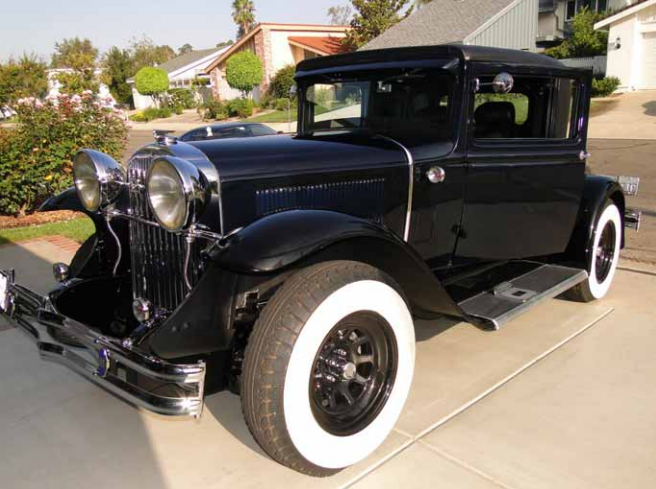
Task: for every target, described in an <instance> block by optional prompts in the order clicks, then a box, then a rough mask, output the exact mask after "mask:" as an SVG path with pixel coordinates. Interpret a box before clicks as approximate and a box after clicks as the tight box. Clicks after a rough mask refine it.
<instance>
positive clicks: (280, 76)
mask: <svg viewBox="0 0 656 489" xmlns="http://www.w3.org/2000/svg"><path fill="white" fill-rule="evenodd" d="M295 74H296V67H295V66H294V65H289V66H285V67H284V68H281V69H279V70H278V71H277V72H276V74H275V75H274V76H273V78H272V79H271V83H270V84H269V89H268V90H267V95H269V96H270V97H272V98H273V99H279V98H287V97H289V90H290V89H291V87H292V85H294V83H295V82H294V75H295Z"/></svg>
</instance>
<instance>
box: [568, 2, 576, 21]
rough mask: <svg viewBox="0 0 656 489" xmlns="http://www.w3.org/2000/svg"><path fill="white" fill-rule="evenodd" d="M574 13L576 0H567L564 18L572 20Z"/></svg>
mask: <svg viewBox="0 0 656 489" xmlns="http://www.w3.org/2000/svg"><path fill="white" fill-rule="evenodd" d="M575 15H576V0H567V14H566V16H565V19H567V20H572V19H573V18H574V16H575Z"/></svg>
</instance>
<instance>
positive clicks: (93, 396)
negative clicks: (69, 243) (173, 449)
mask: <svg viewBox="0 0 656 489" xmlns="http://www.w3.org/2000/svg"><path fill="white" fill-rule="evenodd" d="M71 258H72V253H71V252H70V251H66V250H63V249H62V248H59V247H57V246H55V245H54V244H52V243H50V242H48V241H45V240H44V241H33V242H29V243H22V244H19V245H2V246H0V269H5V270H6V269H15V271H16V279H17V281H18V282H19V283H21V284H23V285H25V286H27V287H29V288H31V289H33V290H34V291H36V292H38V293H41V294H45V293H46V292H47V291H48V290H51V289H52V288H53V287H54V286H55V281H54V279H52V264H53V263H54V262H58V261H61V262H66V263H68V262H70V259H71ZM0 392H2V394H1V395H0V413H2V414H1V416H0V439H1V440H2V443H0V474H2V476H1V479H2V483H1V484H0V485H1V486H2V487H7V488H9V487H11V488H12V489H19V488H33V487H49V488H65V487H66V488H67V487H81V484H82V481H87V482H88V483H89V484H91V482H90V481H93V483H92V484H93V486H94V487H96V488H101V487H102V488H111V487H121V488H132V487H134V488H144V487H166V481H165V480H164V478H163V477H162V473H161V471H160V463H159V462H158V457H157V455H156V452H155V449H154V445H153V443H152V441H151V436H150V435H149V431H148V429H147V427H146V425H145V424H144V419H145V417H144V416H143V415H142V414H140V413H139V411H138V410H136V409H134V408H132V407H130V406H128V405H127V404H125V403H123V402H120V401H119V400H117V399H115V398H114V397H113V396H111V395H109V394H107V393H106V392H104V391H102V390H100V389H98V387H96V386H95V385H94V384H92V383H91V382H89V381H86V380H85V379H83V378H82V377H80V376H79V375H77V374H75V373H73V372H72V371H70V370H68V369H67V368H65V367H63V366H60V365H57V364H53V363H50V362H45V361H43V360H41V359H40V357H39V354H38V351H37V348H36V346H35V344H34V343H33V342H32V341H31V340H30V339H29V337H28V335H27V334H26V333H23V332H22V331H20V330H18V329H16V328H14V327H13V326H10V325H9V323H8V322H7V321H5V320H4V319H0Z"/></svg>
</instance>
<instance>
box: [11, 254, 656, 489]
mask: <svg viewBox="0 0 656 489" xmlns="http://www.w3.org/2000/svg"><path fill="white" fill-rule="evenodd" d="M66 258H70V253H68V252H64V251H63V250H62V249H61V248H57V247H56V246H54V245H53V244H52V243H46V242H34V243H29V244H26V245H23V246H5V247H1V248H0V267H2V268H6V267H15V268H18V270H19V277H20V278H21V279H22V280H26V281H27V283H28V284H30V285H31V286H32V287H36V288H38V289H41V290H45V289H46V288H48V287H50V286H51V285H52V283H51V282H50V281H49V279H48V278H47V277H49V276H50V275H49V273H50V262H52V261H58V260H63V259H66ZM655 295H656V274H655V273H653V271H651V270H649V269H646V270H643V271H634V270H628V269H622V270H621V271H619V273H618V277H617V282H616V284H615V286H614V288H613V290H612V293H611V294H610V296H609V298H608V299H606V300H604V301H601V302H598V303H595V304H587V305H583V304H575V303H571V302H566V301H561V300H553V301H550V302H549V303H547V304H543V305H541V306H540V307H539V308H538V309H535V310H533V311H531V312H529V313H528V314H526V315H525V316H523V317H521V318H519V319H518V320H516V321H514V322H513V323H511V324H509V325H507V326H506V327H505V328H503V329H502V330H501V331H499V332H497V333H485V332H481V331H479V330H477V329H476V328H474V327H473V326H470V325H467V324H463V323H457V322H454V321H452V320H448V319H442V320H438V321H430V322H427V321H418V322H417V323H416V328H417V337H418V345H417V367H416V376H415V380H414V384H413V389H412V391H411V395H410V398H409V400H408V403H407V406H406V408H405V411H404V413H403V415H402V417H401V419H400V421H399V423H398V425H397V427H396V429H395V430H394V431H393V433H392V434H391V436H390V437H389V438H388V439H387V441H386V442H385V443H384V445H383V446H382V447H381V448H380V449H379V450H378V451H377V452H376V453H375V454H374V455H373V456H371V457H370V458H369V459H367V460H365V461H364V462H362V463H360V464H358V465H357V466H355V467H352V468H350V469H347V470H345V471H343V472H341V473H340V474H338V475H337V476H335V477H332V478H328V479H321V480H314V479H309V478H307V477H304V476H301V475H299V474H297V473H295V472H292V471H290V470H288V469H286V468H284V467H282V466H279V465H277V464H276V463H274V462H272V461H271V460H270V459H268V458H267V457H266V456H265V455H264V454H263V453H262V451H261V450H260V449H259V448H258V447H257V445H256V444H255V443H254V441H253V440H252V438H251V437H250V435H249V433H248V430H247V428H246V425H245V424H244V422H243V420H242V416H241V409H240V405H239V399H238V398H237V397H236V396H234V395H231V394H228V393H221V394H217V395H214V396H211V397H209V398H208V400H207V409H206V411H205V413H204V414H203V417H202V419H201V420H200V421H198V422H195V421H179V420H171V419H167V418H162V417H158V416H154V415H151V414H148V413H145V412H140V411H138V410H136V409H134V408H132V407H130V406H128V405H126V404H124V403H122V402H121V401H119V400H117V399H116V398H114V397H112V396H111V395H109V394H107V393H105V392H103V391H101V390H99V389H98V388H96V387H95V386H93V385H91V384H90V383H89V382H87V381H86V380H84V379H82V378H80V377H78V376H77V375H75V374H73V373H71V372H69V371H67V370H66V369H64V368H63V367H60V366H58V365H54V364H50V363H43V362H41V361H40V360H39V359H38V356H37V353H36V349H35V347H34V346H33V345H32V344H31V343H30V342H29V341H28V339H27V338H26V337H25V336H24V335H23V333H21V332H19V331H17V330H14V329H5V330H4V331H3V327H2V325H0V392H1V393H2V395H0V440H2V443H0V481H1V485H2V487H7V488H12V489H18V488H34V487H48V488H60V487H61V488H69V487H84V486H87V485H88V486H93V487H95V488H105V487H106V488H115V487H121V488H126V489H129V488H139V489H143V488H150V487H153V488H154V487H158V488H161V487H164V488H172V489H173V488H185V489H186V488H195V487H202V488H214V487H216V488H219V487H227V486H228V485H230V486H231V487H235V488H245V487H262V486H268V487H286V488H287V487H307V486H308V485H310V484H311V485H312V486H313V487H318V488H320V487H347V486H355V487H399V486H400V485H409V486H420V485H421V486H429V485H431V486H433V485H440V486H441V487H454V488H479V487H480V488H498V487H506V488H517V489H519V488H540V487H545V488H553V487H559V488H569V487H572V488H574V487H577V488H578V487H594V488H604V487H608V488H611V487H613V488H616V487H632V488H640V487H644V488H650V487H654V486H655V485H656V466H654V463H653V461H654V460H656V416H655V415H654V414H653V413H655V412H656V392H655V391H654V388H653V385H654V373H653V372H654V371H656V357H655V356H654V354H653V351H654V350H655V349H656V324H655V323H654V321H653V318H654V314H653V305H652V304H650V301H649V300H646V299H647V298H649V297H654V296H655ZM5 328H6V326H5Z"/></svg>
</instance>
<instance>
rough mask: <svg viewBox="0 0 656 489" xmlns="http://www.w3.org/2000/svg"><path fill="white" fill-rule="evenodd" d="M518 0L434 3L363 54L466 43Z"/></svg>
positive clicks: (387, 32) (369, 46)
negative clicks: (477, 31)
mask: <svg viewBox="0 0 656 489" xmlns="http://www.w3.org/2000/svg"><path fill="white" fill-rule="evenodd" d="M515 1H516V0H485V1H480V0H433V1H432V2H430V3H428V4H426V5H425V6H424V7H422V8H421V9H420V10H418V11H417V12H415V13H413V14H412V15H410V16H409V17H408V18H407V19H404V20H402V21H401V22H399V23H398V24H396V25H394V26H392V27H390V28H389V29H388V30H386V31H385V32H383V33H382V34H381V35H380V36H378V37H377V38H375V39H374V40H372V41H371V42H369V43H368V44H366V45H365V46H364V47H363V48H361V49H363V50H367V49H383V48H392V47H401V46H429V45H435V44H448V43H458V42H463V41H465V39H466V38H467V37H468V36H469V35H470V34H473V33H474V32H475V31H476V30H478V29H479V28H480V27H482V26H483V25H485V24H486V23H487V22H488V21H489V20H490V19H492V18H493V17H496V15H497V14H498V13H499V12H501V11H502V10H505V9H506V8H508V7H510V5H512V4H513V3H515Z"/></svg>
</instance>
